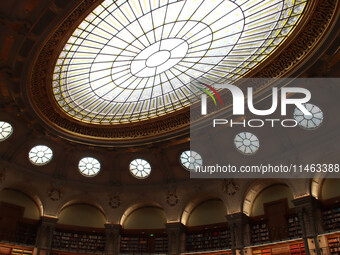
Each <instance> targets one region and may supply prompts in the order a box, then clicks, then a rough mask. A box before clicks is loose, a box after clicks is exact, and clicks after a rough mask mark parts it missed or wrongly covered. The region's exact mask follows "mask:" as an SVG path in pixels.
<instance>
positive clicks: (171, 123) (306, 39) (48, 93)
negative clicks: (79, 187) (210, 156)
mask: <svg viewBox="0 0 340 255" xmlns="http://www.w3.org/2000/svg"><path fill="white" fill-rule="evenodd" d="M311 2H312V1H311ZM311 2H309V8H307V13H305V14H304V16H303V19H302V21H301V22H300V23H301V26H302V27H299V30H298V34H297V35H296V34H295V35H294V36H292V37H293V39H290V38H288V40H287V42H285V44H284V45H282V46H281V48H280V50H277V51H276V52H275V53H274V55H273V56H271V57H270V59H268V61H265V62H264V63H263V64H261V65H260V66H259V67H257V68H256V69H254V70H253V71H252V72H251V73H249V74H248V76H249V77H263V78H265V77H282V76H285V75H287V74H289V72H291V71H292V69H294V68H295V67H296V66H297V64H298V63H300V62H301V61H305V60H306V59H307V58H308V56H309V55H310V54H311V53H312V52H313V49H314V48H315V47H316V46H317V45H318V43H319V42H320V38H323V37H325V34H326V33H327V31H328V28H329V26H330V24H331V21H332V19H333V18H334V14H335V13H337V9H338V6H337V1H336V0H319V1H316V2H313V3H311ZM97 4H98V1H94V0H85V1H83V2H82V3H81V4H80V5H79V6H78V8H76V9H75V10H74V11H73V12H72V13H71V14H70V15H69V16H68V18H66V19H65V20H64V21H63V22H62V23H61V25H60V26H59V27H58V28H57V29H56V30H55V32H53V34H52V35H51V36H50V38H49V39H48V40H47V42H46V43H45V44H44V45H43V46H42V48H41V50H40V51H39V52H38V54H37V55H36V56H37V58H36V61H35V63H34V65H33V67H32V72H31V73H32V75H31V76H30V77H29V79H28V81H27V92H28V97H29V99H30V101H31V102H30V103H31V105H32V107H33V109H34V110H35V112H36V113H37V114H38V116H40V118H41V119H42V120H43V121H44V122H45V123H46V124H47V125H48V126H49V127H51V128H52V129H53V130H54V131H57V132H58V133H59V134H61V135H62V136H65V137H66V138H68V139H71V140H73V139H75V140H80V141H83V142H94V143H101V142H102V143H108V142H110V143H112V144H116V143H117V144H119V143H126V141H131V142H132V141H134V142H136V141H141V142H142V141H148V142H150V141H151V142H152V140H153V139H155V140H156V139H157V141H160V140H162V139H167V138H169V136H176V135H179V134H183V133H187V132H188V129H189V123H190V109H189V107H187V108H185V109H183V110H180V111H178V112H174V113H172V114H168V115H165V116H161V117H158V118H155V119H152V120H147V121H141V122H137V123H133V124H119V125H95V124H86V123H82V122H80V121H77V120H75V119H72V118H71V117H69V116H67V115H66V114H65V113H63V112H62V111H61V109H60V108H59V106H58V105H57V103H56V102H55V100H54V98H53V97H52V86H49V84H51V82H52V73H53V67H54V64H55V62H56V59H57V57H58V55H59V53H60V50H61V48H62V47H63V45H64V43H65V41H66V40H67V39H68V36H69V35H70V32H71V31H72V29H73V28H75V25H77V24H78V23H79V22H80V21H81V20H82V19H83V18H84V13H85V14H86V13H88V12H89V11H91V10H92V9H93V8H94V5H97ZM311 5H313V8H310V6H311ZM257 88H258V89H263V87H261V88H260V85H259V86H258V87H257Z"/></svg>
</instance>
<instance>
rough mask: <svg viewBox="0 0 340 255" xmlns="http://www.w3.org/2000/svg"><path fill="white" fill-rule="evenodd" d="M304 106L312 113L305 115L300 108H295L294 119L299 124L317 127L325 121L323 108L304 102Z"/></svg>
mask: <svg viewBox="0 0 340 255" xmlns="http://www.w3.org/2000/svg"><path fill="white" fill-rule="evenodd" d="M304 106H305V107H306V109H307V110H308V111H309V112H310V113H311V114H312V115H304V114H303V112H302V111H301V110H300V109H299V108H295V110H294V119H295V120H296V121H297V123H298V125H299V126H300V127H302V128H305V129H315V128H317V127H319V126H320V125H321V123H322V121H323V112H322V111H321V109H320V108H319V107H317V106H316V105H313V104H309V103H307V104H304Z"/></svg>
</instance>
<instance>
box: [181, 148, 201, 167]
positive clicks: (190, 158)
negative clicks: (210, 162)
mask: <svg viewBox="0 0 340 255" xmlns="http://www.w3.org/2000/svg"><path fill="white" fill-rule="evenodd" d="M180 161H181V164H182V165H183V166H184V168H185V169H187V170H189V171H192V170H195V169H196V168H197V167H200V166H202V164H203V160H202V157H201V155H200V154H198V153H197V152H196V151H183V152H182V154H181V156H180Z"/></svg>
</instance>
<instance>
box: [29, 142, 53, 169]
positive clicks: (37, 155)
mask: <svg viewBox="0 0 340 255" xmlns="http://www.w3.org/2000/svg"><path fill="white" fill-rule="evenodd" d="M52 157H53V152H52V150H51V149H50V148H49V147H47V146H45V145H37V146H35V147H33V148H32V149H31V150H30V152H29V153H28V158H29V160H30V161H31V163H32V164H34V165H37V166H42V165H46V164H47V163H48V162H50V161H51V160H52Z"/></svg>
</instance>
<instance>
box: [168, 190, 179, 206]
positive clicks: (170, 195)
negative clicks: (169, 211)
mask: <svg viewBox="0 0 340 255" xmlns="http://www.w3.org/2000/svg"><path fill="white" fill-rule="evenodd" d="M166 203H167V204H168V205H170V206H175V205H177V203H178V197H177V195H176V194H175V193H173V192H168V195H167V197H166Z"/></svg>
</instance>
